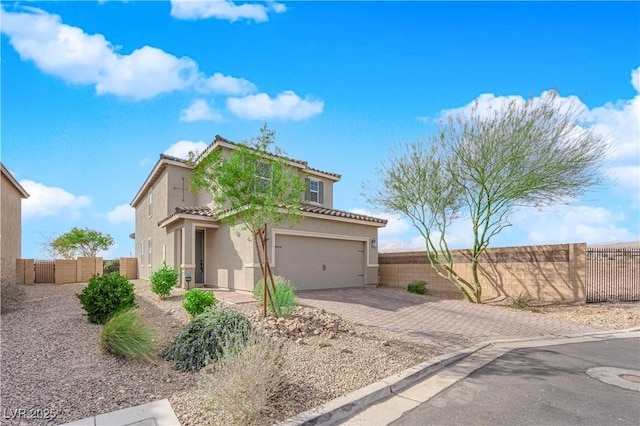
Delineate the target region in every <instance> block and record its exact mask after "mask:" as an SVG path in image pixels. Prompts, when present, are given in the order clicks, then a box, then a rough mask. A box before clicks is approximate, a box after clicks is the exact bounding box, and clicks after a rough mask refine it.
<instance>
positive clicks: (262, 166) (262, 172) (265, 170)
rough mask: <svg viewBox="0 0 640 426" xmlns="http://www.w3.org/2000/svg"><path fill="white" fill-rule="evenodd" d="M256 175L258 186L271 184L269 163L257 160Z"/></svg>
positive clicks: (263, 187) (265, 186) (264, 187)
mask: <svg viewBox="0 0 640 426" xmlns="http://www.w3.org/2000/svg"><path fill="white" fill-rule="evenodd" d="M256 175H257V176H258V178H259V179H260V180H259V183H258V188H260V189H266V188H268V187H269V185H271V164H269V163H264V162H259V163H258V164H257V165H256Z"/></svg>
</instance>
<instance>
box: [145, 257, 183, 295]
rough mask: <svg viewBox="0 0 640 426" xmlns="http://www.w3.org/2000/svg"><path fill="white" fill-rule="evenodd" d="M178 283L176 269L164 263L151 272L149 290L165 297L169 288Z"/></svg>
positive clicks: (169, 291) (169, 290)
mask: <svg viewBox="0 0 640 426" xmlns="http://www.w3.org/2000/svg"><path fill="white" fill-rule="evenodd" d="M177 284H178V270H177V269H175V268H172V267H170V266H167V265H164V266H163V267H162V268H160V269H158V270H157V271H155V272H154V273H153V274H151V290H152V291H153V292H154V293H155V294H157V295H158V296H160V298H161V299H162V298H163V297H167V296H168V295H169V293H171V289H172V288H173V287H175V286H176V285H177Z"/></svg>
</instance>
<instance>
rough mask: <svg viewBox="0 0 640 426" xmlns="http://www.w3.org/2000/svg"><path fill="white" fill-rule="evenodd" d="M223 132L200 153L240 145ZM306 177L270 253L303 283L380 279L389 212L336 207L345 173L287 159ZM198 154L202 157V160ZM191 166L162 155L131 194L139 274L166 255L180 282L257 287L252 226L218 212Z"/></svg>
mask: <svg viewBox="0 0 640 426" xmlns="http://www.w3.org/2000/svg"><path fill="white" fill-rule="evenodd" d="M237 147H238V145H236V144H235V143H233V142H231V141H228V140H226V139H224V138H222V137H220V136H216V137H215V139H214V141H213V142H212V143H211V145H209V147H208V148H207V149H206V150H205V151H204V152H203V153H202V155H201V156H200V158H204V157H205V156H206V155H207V154H208V153H209V152H211V150H217V149H220V150H234V149H237ZM288 160H289V161H290V164H291V166H292V167H294V168H296V169H297V170H298V173H299V174H300V176H301V179H302V178H304V179H305V180H306V183H307V191H306V194H305V197H304V198H305V200H304V201H303V204H302V207H301V210H302V214H303V220H302V221H301V222H300V223H298V224H297V225H296V226H295V227H293V228H292V227H290V226H288V225H287V224H280V225H277V226H275V227H271V226H269V235H268V254H269V260H270V263H271V265H272V268H273V272H274V273H275V274H276V275H281V276H284V277H286V278H288V279H290V280H291V282H292V284H293V285H294V286H295V287H296V288H297V289H299V290H302V289H320V288H337V287H359V286H365V285H375V284H377V282H378V249H377V240H378V228H381V227H384V226H385V225H386V220H384V219H378V218H374V217H370V216H364V215H360V214H355V213H349V212H345V211H340V210H334V209H333V184H334V183H336V182H338V181H339V180H340V175H337V174H335V173H329V172H323V171H320V170H316V169H313V168H311V167H309V166H308V165H307V163H306V162H304V161H299V160H292V159H288ZM196 161H197V160H196ZM191 169H192V167H191V166H189V165H188V164H187V163H186V162H185V160H182V159H179V158H175V157H170V156H167V155H163V154H161V155H160V159H159V160H158V162H157V163H156V165H155V166H154V168H153V170H152V171H151V173H150V174H149V176H148V177H147V179H146V181H145V182H144V184H143V185H142V187H141V188H140V190H139V191H138V193H137V194H136V196H135V198H134V199H133V201H132V202H131V206H132V207H134V208H135V211H136V225H135V226H136V229H135V240H136V253H137V255H138V259H139V262H140V263H139V277H140V278H143V279H148V278H149V277H150V275H151V273H152V272H153V271H155V270H157V269H159V268H160V267H162V265H163V264H164V263H166V264H167V265H169V266H173V267H176V268H178V269H179V270H180V272H181V274H180V284H181V285H182V286H183V287H185V288H186V287H188V284H187V283H186V282H185V276H186V275H190V276H191V277H192V281H191V283H190V286H191V287H194V286H198V287H199V286H204V285H207V286H215V287H222V288H231V289H239V290H252V289H253V287H254V285H255V283H256V282H258V281H259V280H260V279H261V277H262V276H261V272H260V264H259V260H258V257H257V252H256V251H255V249H254V242H253V236H252V234H251V233H250V232H249V231H247V230H245V229H243V226H242V224H240V223H239V224H237V225H234V226H229V225H228V224H225V223H222V222H221V220H220V218H219V217H218V215H217V212H218V211H220V209H218V208H216V206H213V205H212V199H213V197H212V195H211V193H208V192H204V191H201V192H199V193H197V194H194V193H191V192H190V191H189V183H190V180H189V179H190V178H189V176H190V172H191Z"/></svg>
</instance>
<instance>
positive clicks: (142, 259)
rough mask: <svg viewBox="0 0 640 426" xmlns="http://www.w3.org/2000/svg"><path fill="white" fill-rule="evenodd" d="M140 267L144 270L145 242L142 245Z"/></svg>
mask: <svg viewBox="0 0 640 426" xmlns="http://www.w3.org/2000/svg"><path fill="white" fill-rule="evenodd" d="M140 267H141V268H144V241H143V242H141V243H140Z"/></svg>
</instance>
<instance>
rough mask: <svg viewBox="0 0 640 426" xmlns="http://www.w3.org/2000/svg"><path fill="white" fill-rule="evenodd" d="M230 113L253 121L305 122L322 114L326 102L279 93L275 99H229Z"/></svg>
mask: <svg viewBox="0 0 640 426" xmlns="http://www.w3.org/2000/svg"><path fill="white" fill-rule="evenodd" d="M227 108H228V109H229V111H231V112H232V113H234V114H235V115H237V116H238V117H241V118H248V119H252V120H267V119H279V120H293V121H298V120H304V119H305V118H309V117H313V116H314V115H318V114H320V113H322V110H323V108H324V102H322V101H317V100H312V99H309V98H308V97H307V98H305V99H301V98H300V97H299V96H298V95H296V94H295V93H294V92H293V91H290V90H287V91H284V92H282V93H279V94H278V95H277V96H276V97H275V98H274V99H272V98H270V97H269V95H267V94H266V93H258V94H256V95H249V96H245V97H243V98H229V99H227Z"/></svg>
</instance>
